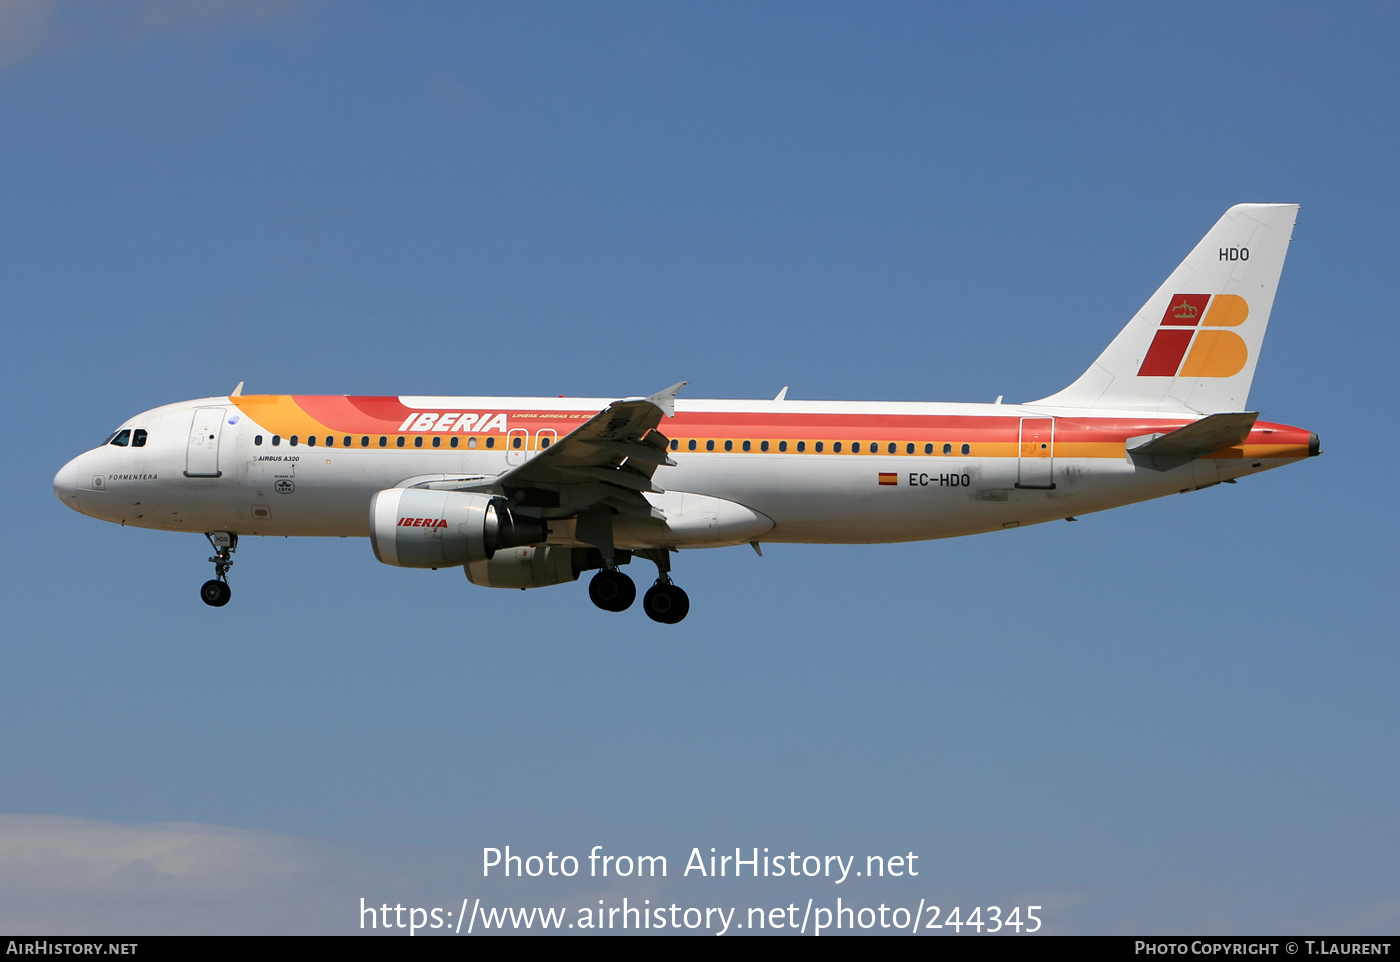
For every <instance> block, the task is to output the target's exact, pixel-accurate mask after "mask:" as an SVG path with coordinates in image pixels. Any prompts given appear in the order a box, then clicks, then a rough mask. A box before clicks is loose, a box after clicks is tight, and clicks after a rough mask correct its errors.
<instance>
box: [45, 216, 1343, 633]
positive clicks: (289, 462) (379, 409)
mask: <svg viewBox="0 0 1400 962" xmlns="http://www.w3.org/2000/svg"><path fill="white" fill-rule="evenodd" d="M1297 211H1298V207H1297V205H1296V204H1241V205H1239V206H1237V207H1232V208H1230V210H1228V211H1226V213H1225V216H1224V217H1222V218H1221V219H1220V221H1219V222H1218V223H1217V224H1216V225H1215V226H1214V227H1213V228H1211V230H1210V232H1209V233H1208V234H1206V236H1205V238H1204V239H1203V240H1202V241H1201V242H1200V243H1199V244H1197V245H1196V248H1195V249H1194V250H1193V251H1192V252H1191V253H1190V254H1189V255H1188V256H1187V258H1186V260H1184V261H1183V262H1182V263H1181V266H1179V267H1178V268H1177V269H1176V270H1175V271H1174V272H1173V273H1172V275H1171V276H1170V277H1168V278H1167V280H1166V282H1165V283H1164V284H1162V286H1161V287H1160V288H1158V290H1157V292H1156V293H1155V294H1153V295H1152V296H1151V297H1150V298H1148V300H1147V303H1146V304H1144V305H1143V307H1142V309H1141V310H1139V311H1138V312H1137V314H1136V315H1134V316H1133V318H1132V320H1131V321H1129V322H1128V325H1127V326H1126V327H1124V328H1123V330H1122V331H1121V332H1120V333H1119V334H1118V336H1117V337H1116V338H1114V339H1113V342H1112V343H1111V344H1109V345H1108V347H1107V348H1106V349H1105V350H1104V352H1103V353H1102V354H1100V355H1099V357H1098V359H1097V360H1096V361H1094V363H1093V364H1092V365H1090V367H1089V369H1088V370H1087V371H1085V372H1084V374H1083V375H1082V376H1081V377H1080V378H1079V379H1078V380H1077V381H1075V382H1074V383H1073V384H1071V385H1070V386H1069V387H1067V388H1065V389H1064V390H1063V391H1060V392H1059V393H1057V394H1053V395H1051V396H1050V397H1047V398H1042V399H1041V400H1039V401H1030V402H1027V403H1024V404H1001V403H997V404H933V403H875V402H844V401H843V402H835V401H789V400H786V399H785V397H784V395H785V394H786V389H784V392H783V393H782V394H779V395H778V397H777V398H775V399H774V400H771V401H686V400H683V399H678V398H677V397H676V394H677V392H678V391H679V390H680V389H681V388H682V387H683V386H684V382H682V383H681V384H675V385H672V386H671V387H669V388H667V389H666V390H664V391H661V392H659V393H657V394H653V395H652V396H650V397H635V398H625V399H623V400H618V401H608V400H607V399H589V398H517V397H510V398H487V397H313V396H302V395H257V396H253V395H243V394H242V393H241V392H242V387H243V386H242V385H241V384H240V385H239V386H238V388H237V389H235V390H234V392H233V394H231V395H229V396H227V397H213V398H203V399H201V400H197V401H185V402H183V403H180V404H169V405H166V406H164V407H159V408H155V409H154V410H151V411H146V412H145V413H143V414H139V415H137V416H136V417H134V418H132V419H130V420H129V421H127V422H126V423H125V424H123V425H122V426H121V427H120V428H119V429H118V430H116V431H115V432H113V433H112V435H111V436H110V437H109V438H108V439H107V441H106V442H105V443H103V444H102V445H101V446H100V447H97V448H94V449H93V450H91V451H88V452H87V453H85V454H82V455H79V456H78V457H76V458H74V459H73V460H72V461H70V462H68V464H66V465H64V466H63V469H62V470H60V471H59V472H58V475H57V476H56V477H55V478H54V492H55V493H56V494H57V495H58V497H59V499H60V500H61V501H62V502H63V503H64V504H66V505H68V506H69V507H70V508H73V509H74V510H75V511H79V512H81V513H83V514H87V515H91V516H93V517H95V518H102V519H103V520H106V521H115V522H119V523H121V524H129V525H139V526H141V527H147V528H161V529H164V530H168V531H191V532H202V533H204V534H205V535H206V537H208V539H209V541H210V542H211V544H212V545H213V547H214V556H213V557H212V558H210V559H209V560H210V561H212V562H213V563H214V573H215V577H214V578H213V579H212V580H210V581H208V582H206V583H205V584H204V586H203V587H202V588H201V596H202V598H203V599H204V602H205V603H206V604H209V605H213V606H215V607H218V606H221V605H224V604H226V603H227V602H228V600H229V595H230V591H229V585H228V571H229V567H230V566H231V565H232V564H233V553H234V551H235V549H236V548H237V546H238V539H239V537H240V536H246V535H321V536H327V537H330V536H340V537H344V536H354V537H365V536H368V537H369V539H370V543H371V545H372V546H373V548H374V553H375V555H376V556H377V557H378V558H379V560H380V561H382V562H384V563H385V564H390V565H399V566H402V567H411V568H444V567H459V566H460V567H463V568H465V570H466V575H467V579H468V580H469V581H471V582H472V583H473V584H478V585H486V586H489V587H492V588H538V587H542V586H544V585H555V584H562V583H565V582H570V581H575V580H577V579H578V576H579V574H580V573H582V572H584V571H594V570H596V572H597V573H596V574H595V575H593V578H592V580H591V582H590V583H589V588H588V593H589V597H590V598H591V599H592V600H593V602H594V604H596V605H597V606H598V607H600V608H603V609H606V610H608V611H622V610H623V609H625V608H627V607H628V606H630V605H631V604H632V601H633V600H634V598H635V597H636V587H635V586H634V584H633V582H632V580H631V579H630V578H629V577H628V576H627V575H626V574H624V573H623V572H622V571H621V570H620V568H621V566H623V565H626V564H628V563H629V562H630V561H631V560H633V559H634V558H644V559H646V560H648V561H651V562H653V563H654V564H655V565H656V567H657V579H656V582H655V584H654V585H652V587H651V588H649V589H648V590H647V592H646V594H645V596H644V597H643V600H642V605H643V608H644V609H645V610H646V613H647V615H648V616H650V617H651V618H652V619H653V620H654V621H658V622H662V623H665V624H674V623H676V622H678V621H680V620H681V619H682V618H684V617H685V615H686V612H687V611H688V610H689V607H690V602H689V599H688V598H687V596H686V593H685V592H684V591H682V590H681V589H680V588H679V587H677V586H676V585H675V584H673V583H672V581H671V553H672V552H674V551H676V550H677V549H680V548H711V547H720V546H725V545H743V544H745V543H748V544H752V545H753V546H754V548H755V549H758V547H759V544H760V543H761V542H764V541H768V542H806V543H827V544H857V543H873V542H893V541H916V540H923V539H929V538H948V537H953V536H956V535H966V534H976V533H978V532H982V531H997V530H1000V529H1003V528H1015V527H1019V526H1021V525H1028V524H1036V523H1037V522H1041V521H1051V520H1054V519H1058V518H1066V517H1073V516H1076V515H1080V514H1084V513H1086V512H1089V511H1099V510H1102V509H1104V508H1112V507H1117V506H1118V505H1124V504H1130V503H1132V502H1135V501H1143V500H1146V499H1148V498H1156V497H1160V496H1162V495H1166V494H1173V493H1176V492H1179V491H1191V490H1196V489H1199V488H1204V487H1208V486H1210V485H1213V484H1218V483H1220V482H1222V481H1227V482H1233V481H1234V480H1235V479H1236V478H1240V477H1243V476H1245V475H1250V474H1255V473H1257V472H1260V471H1267V470H1269V469H1270V468H1277V467H1280V466H1281V465H1285V464H1290V463H1292V462H1294V461H1297V460H1301V459H1303V458H1308V457H1311V456H1313V455H1316V454H1318V453H1319V448H1318V439H1317V435H1316V434H1312V433H1309V432H1308V431H1305V430H1303V429H1301V428H1295V427H1288V426H1287V425H1283V424H1273V423H1268V422H1264V421H1260V420H1258V414H1257V413H1255V412H1252V411H1247V410H1246V409H1245V408H1246V401H1247V398H1248V395H1249V385H1250V382H1251V381H1252V380H1253V377H1254V367H1255V363H1256V362H1257V361H1258V358H1259V349H1260V346H1261V345H1262V344H1263V341H1264V330H1265V327H1266V326H1267V325H1268V322H1269V312H1270V309H1271V308H1272V306H1273V301H1274V292H1275V290H1276V289H1277V287H1278V279H1279V273H1280V271H1281V270H1282V268H1283V260H1284V255H1285V253H1286V252H1287V249H1288V242H1289V239H1290V237H1291V235H1292V230H1293V223H1294V219H1295V217H1296V216H1297Z"/></svg>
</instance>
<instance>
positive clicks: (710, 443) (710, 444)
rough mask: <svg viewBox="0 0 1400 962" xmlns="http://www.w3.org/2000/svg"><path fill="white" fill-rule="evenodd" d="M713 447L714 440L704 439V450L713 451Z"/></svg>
mask: <svg viewBox="0 0 1400 962" xmlns="http://www.w3.org/2000/svg"><path fill="white" fill-rule="evenodd" d="M714 449H715V442H714V441H706V442H705V450H706V451H713V450H714Z"/></svg>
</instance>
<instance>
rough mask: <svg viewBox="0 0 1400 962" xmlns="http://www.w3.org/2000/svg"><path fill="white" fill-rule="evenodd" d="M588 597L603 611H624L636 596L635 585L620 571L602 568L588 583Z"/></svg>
mask: <svg viewBox="0 0 1400 962" xmlns="http://www.w3.org/2000/svg"><path fill="white" fill-rule="evenodd" d="M588 597H589V599H590V600H592V602H593V603H594V604H595V605H597V606H598V607H599V608H602V609H603V610H604V611H626V610H627V609H628V608H629V607H631V605H632V602H633V601H635V600H636V598H637V586H636V585H635V584H633V583H632V579H631V578H629V577H627V576H626V575H625V574H623V573H622V572H621V571H609V570H607V569H604V570H602V571H600V572H598V573H597V574H596V575H594V576H593V580H592V581H590V582H589V583H588Z"/></svg>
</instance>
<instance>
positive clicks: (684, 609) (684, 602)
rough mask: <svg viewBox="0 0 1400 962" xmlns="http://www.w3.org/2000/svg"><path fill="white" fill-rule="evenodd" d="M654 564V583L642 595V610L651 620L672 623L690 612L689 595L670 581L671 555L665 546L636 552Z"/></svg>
mask: <svg viewBox="0 0 1400 962" xmlns="http://www.w3.org/2000/svg"><path fill="white" fill-rule="evenodd" d="M637 553H638V554H639V555H641V556H642V557H644V558H646V559H648V560H649V561H652V562H655V564H656V584H654V585H652V586H651V587H650V588H648V589H647V593H646V594H644V595H642V610H643V611H645V612H646V613H647V617H648V618H650V619H651V620H652V621H656V622H660V623H661V624H663V625H674V624H676V623H677V622H679V621H680V620H681V619H682V618H684V617H685V616H686V615H687V614H688V613H689V612H690V596H689V595H687V594H686V593H685V592H684V591H683V590H682V589H681V588H679V587H677V586H676V585H674V584H672V583H671V556H670V554H669V553H668V552H667V550H666V549H665V548H652V549H648V550H646V551H639V552H637Z"/></svg>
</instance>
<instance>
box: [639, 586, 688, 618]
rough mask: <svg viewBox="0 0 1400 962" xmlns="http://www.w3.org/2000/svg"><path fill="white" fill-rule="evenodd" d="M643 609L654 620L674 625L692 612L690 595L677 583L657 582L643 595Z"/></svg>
mask: <svg viewBox="0 0 1400 962" xmlns="http://www.w3.org/2000/svg"><path fill="white" fill-rule="evenodd" d="M642 610H643V611H645V612H646V613H647V617H648V618H650V619H651V620H652V621H659V622H661V623H662V624H663V625H674V624H676V622H678V621H680V620H681V619H682V618H684V617H685V616H686V615H687V614H688V613H689V612H690V596H688V595H687V594H686V593H685V592H684V591H682V590H681V589H680V588H677V587H676V586H675V585H663V584H655V585H652V586H651V587H650V588H648V589H647V593H646V594H645V595H643V596H642Z"/></svg>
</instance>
